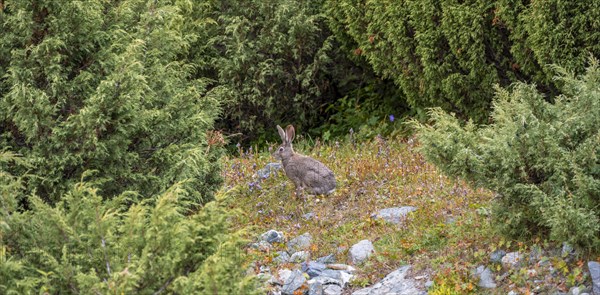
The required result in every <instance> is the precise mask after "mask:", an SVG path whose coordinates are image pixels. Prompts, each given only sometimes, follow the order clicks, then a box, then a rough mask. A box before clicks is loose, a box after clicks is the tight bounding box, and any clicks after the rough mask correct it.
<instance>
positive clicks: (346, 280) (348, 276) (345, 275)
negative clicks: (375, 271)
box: [340, 271, 354, 287]
mask: <svg viewBox="0 0 600 295" xmlns="http://www.w3.org/2000/svg"><path fill="white" fill-rule="evenodd" d="M340 275H341V277H342V287H345V286H347V285H348V283H350V281H351V280H352V278H353V277H354V275H353V274H351V273H347V272H345V271H340Z"/></svg>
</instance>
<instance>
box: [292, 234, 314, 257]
mask: <svg viewBox="0 0 600 295" xmlns="http://www.w3.org/2000/svg"><path fill="white" fill-rule="evenodd" d="M311 242H312V236H311V235H310V234H309V233H305V234H302V235H300V236H297V237H295V238H293V239H292V240H290V241H289V242H288V243H287V248H288V252H290V253H293V252H297V251H301V250H307V249H308V248H310V243H311Z"/></svg>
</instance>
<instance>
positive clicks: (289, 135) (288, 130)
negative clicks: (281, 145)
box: [285, 125, 296, 143]
mask: <svg viewBox="0 0 600 295" xmlns="http://www.w3.org/2000/svg"><path fill="white" fill-rule="evenodd" d="M285 134H286V135H287V139H288V140H289V141H290V143H292V141H293V140H294V136H295V135H296V130H294V126H292V125H288V126H287V127H286V128H285Z"/></svg>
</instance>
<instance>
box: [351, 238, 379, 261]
mask: <svg viewBox="0 0 600 295" xmlns="http://www.w3.org/2000/svg"><path fill="white" fill-rule="evenodd" d="M374 252H375V248H374V247H373V243H371V241H369V240H362V241H360V242H358V243H356V244H354V245H353V246H352V247H350V251H349V252H348V256H349V258H350V261H352V263H353V264H361V263H363V262H364V261H365V260H367V259H368V258H369V257H370V256H371V255H373V253H374Z"/></svg>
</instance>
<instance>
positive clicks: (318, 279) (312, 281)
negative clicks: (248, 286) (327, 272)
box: [308, 276, 344, 286]
mask: <svg viewBox="0 0 600 295" xmlns="http://www.w3.org/2000/svg"><path fill="white" fill-rule="evenodd" d="M317 283H318V284H321V285H323V286H325V285H338V286H343V285H344V283H343V282H342V281H340V280H336V279H332V278H330V277H325V276H318V277H315V278H312V279H310V280H309V281H308V285H309V286H310V285H312V284H317Z"/></svg>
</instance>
